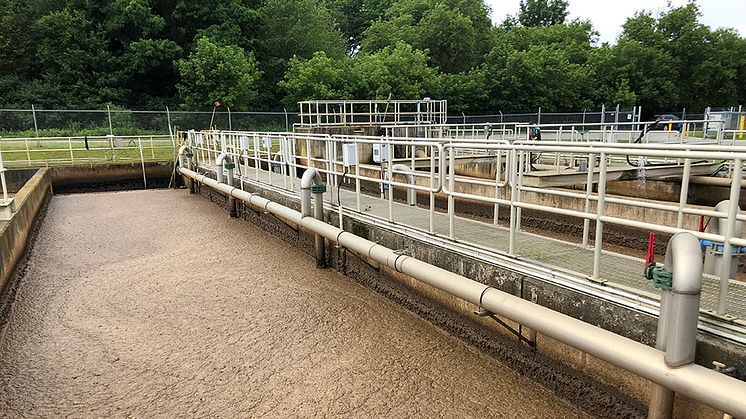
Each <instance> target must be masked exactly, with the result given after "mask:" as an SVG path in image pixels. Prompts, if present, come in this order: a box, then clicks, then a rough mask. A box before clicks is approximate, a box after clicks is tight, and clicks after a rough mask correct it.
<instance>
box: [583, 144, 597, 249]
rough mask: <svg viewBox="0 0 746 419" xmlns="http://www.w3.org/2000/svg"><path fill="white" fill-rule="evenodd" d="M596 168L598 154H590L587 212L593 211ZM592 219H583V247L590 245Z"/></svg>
mask: <svg viewBox="0 0 746 419" xmlns="http://www.w3.org/2000/svg"><path fill="white" fill-rule="evenodd" d="M595 170H596V155H595V154H593V153H590V154H589V155H588V177H587V180H586V185H585V213H586V214H588V213H590V212H591V195H593V177H594V173H593V172H595ZM590 230H591V220H589V219H588V218H584V219H583V247H588V238H589V236H590Z"/></svg>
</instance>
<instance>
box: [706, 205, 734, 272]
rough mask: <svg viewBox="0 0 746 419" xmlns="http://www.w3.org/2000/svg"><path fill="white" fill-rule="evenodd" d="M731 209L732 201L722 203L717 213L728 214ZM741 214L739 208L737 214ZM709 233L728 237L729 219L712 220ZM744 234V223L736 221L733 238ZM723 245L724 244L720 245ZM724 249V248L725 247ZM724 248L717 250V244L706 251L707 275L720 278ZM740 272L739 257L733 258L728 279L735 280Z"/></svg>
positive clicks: (717, 206) (708, 228)
mask: <svg viewBox="0 0 746 419" xmlns="http://www.w3.org/2000/svg"><path fill="white" fill-rule="evenodd" d="M729 207H730V200H725V201H720V202H718V203H717V205H715V211H717V212H722V213H726V214H727V213H728V210H729ZM740 213H741V208H740V207H738V206H737V208H736V214H740ZM707 232H708V233H712V234H719V235H722V236H726V233H727V232H728V218H717V219H711V220H710V223H709V225H708V226H707ZM742 232H743V221H738V220H736V222H735V227H734V229H733V231H732V232H731V234H732V237H739V238H740V237H741V234H742ZM720 244H722V243H720ZM723 247H724V246H723ZM724 250H725V249H724V248H723V249H722V250H721V251H719V250H718V249H717V244H714V245H713V246H709V247H707V248H706V250H705V268H704V271H705V273H707V274H710V275H715V276H720V270H721V269H722V266H723V264H722V262H723V251H724ZM737 270H738V255H737V254H736V255H733V256H731V262H730V271H729V272H728V278H735V277H736V271H737Z"/></svg>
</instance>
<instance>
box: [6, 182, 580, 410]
mask: <svg viewBox="0 0 746 419" xmlns="http://www.w3.org/2000/svg"><path fill="white" fill-rule="evenodd" d="M14 304H15V305H14V307H13V310H12V315H11V319H10V322H9V324H8V326H7V328H6V330H5V331H4V332H3V334H2V335H0V337H2V341H1V342H0V416H7V417H64V416H74V417H112V416H115V417H122V416H131V417H153V416H165V417H176V416H182V417H184V416H186V417H195V416H199V417H204V416H220V417H261V416H265V417H291V416H292V417H329V416H343V417H350V416H352V417H371V416H372V417H428V418H430V417H522V418H526V417H562V418H573V417H585V414H584V413H582V412H581V411H579V410H578V409H576V408H574V407H573V406H570V405H569V404H567V403H566V402H565V401H563V400H561V399H558V398H556V397H555V396H553V395H552V394H551V393H550V392H548V391H547V390H545V389H544V388H542V387H540V386H539V385H537V384H535V383H533V382H531V381H528V380H527V379H525V378H523V377H521V376H520V375H518V374H517V373H516V372H514V371H513V370H511V369H509V368H507V367H505V366H503V365H500V364H498V363H496V362H494V361H492V360H490V359H488V358H486V357H484V356H482V355H480V354H478V353H476V352H474V351H473V350H472V349H470V348H469V347H467V346H466V345H464V344H463V343H462V342H460V341H458V340H456V339H454V338H452V337H449V336H447V335H445V334H444V333H442V332H441V331H440V330H439V329H436V328H435V327H434V326H432V325H430V324H429V323H426V322H425V321H423V320H421V319H419V318H417V317H416V316H414V315H412V314H411V313H409V312H407V311H405V310H404V309H402V308H400V307H398V306H396V305H394V304H393V303H391V302H389V301H387V300H385V299H383V298H382V297H380V296H378V295H376V294H374V293H373V292H372V291H370V290H368V289H365V288H363V287H361V286H360V285H357V284H356V283H354V282H353V281H351V280H350V279H347V278H345V277H344V276H341V275H339V274H337V273H336V272H333V271H329V270H317V269H316V268H315V266H314V262H313V260H312V259H311V258H310V257H307V256H306V255H304V254H302V253H301V252H300V251H298V250H296V249H294V248H292V247H290V246H288V245H287V244H286V243H283V242H282V241H280V240H278V239H275V238H272V237H270V236H267V235H266V234H264V233H263V232H261V231H259V230H257V229H255V228H253V227H251V226H250V225H248V224H247V223H246V222H242V221H237V220H230V219H228V216H227V214H226V212H225V211H224V210H221V209H219V208H217V207H215V206H214V205H212V204H211V203H209V202H208V201H206V200H204V199H202V198H198V197H196V196H190V195H189V194H187V193H186V192H184V191H173V190H159V191H132V192H118V193H100V194H87V195H68V196H56V197H54V198H53V199H52V201H51V203H50V206H49V210H48V213H47V216H46V219H45V220H44V222H43V224H42V227H41V229H40V231H39V235H38V237H37V241H36V243H35V246H34V248H33V251H32V254H31V257H30V259H29V262H28V266H27V272H26V275H25V277H24V278H23V279H22V282H21V284H20V287H19V289H18V294H17V296H16V302H15V303H14Z"/></svg>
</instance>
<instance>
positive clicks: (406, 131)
mask: <svg viewBox="0 0 746 419" xmlns="http://www.w3.org/2000/svg"><path fill="white" fill-rule="evenodd" d="M516 125H519V124H515V123H502V124H497V123H480V124H403V125H384V126H383V129H384V131H385V135H386V136H387V137H406V138H410V137H417V138H425V139H435V140H457V141H483V140H513V139H515V127H516Z"/></svg>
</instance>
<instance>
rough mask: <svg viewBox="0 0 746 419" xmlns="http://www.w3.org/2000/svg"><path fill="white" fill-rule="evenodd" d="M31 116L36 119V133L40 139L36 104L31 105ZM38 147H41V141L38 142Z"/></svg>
mask: <svg viewBox="0 0 746 419" xmlns="http://www.w3.org/2000/svg"><path fill="white" fill-rule="evenodd" d="M31 116H33V118H34V133H36V138H39V125H38V124H37V123H36V107H34V104H33V103H32V104H31ZM36 146H37V147H41V143H40V142H39V140H38V139H37V140H36Z"/></svg>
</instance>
